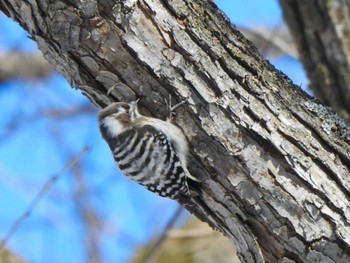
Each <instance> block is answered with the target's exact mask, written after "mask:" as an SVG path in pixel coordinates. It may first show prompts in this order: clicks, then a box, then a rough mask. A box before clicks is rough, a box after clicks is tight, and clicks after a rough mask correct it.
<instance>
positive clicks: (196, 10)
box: [0, 0, 350, 262]
mask: <svg viewBox="0 0 350 263" xmlns="http://www.w3.org/2000/svg"><path fill="white" fill-rule="evenodd" d="M0 3H1V4H0V9H1V10H2V11H4V12H5V13H6V14H8V15H9V16H11V17H12V18H13V19H15V20H16V21H18V22H19V23H20V24H21V25H22V26H23V27H24V28H25V29H26V30H28V31H29V33H30V34H31V36H32V37H33V39H34V40H35V41H36V42H37V43H38V46H39V48H40V50H41V51H42V52H43V53H44V56H45V57H46V58H47V59H48V60H49V61H50V62H51V64H53V65H54V66H55V67H56V69H57V70H59V71H60V72H61V73H62V74H63V75H64V76H65V77H66V78H67V79H68V80H69V81H70V82H71V83H72V86H74V87H77V88H79V89H80V90H81V91H82V92H83V93H84V94H85V95H86V96H87V97H88V98H90V100H91V101H92V102H93V103H95V104H96V105H99V106H101V107H103V106H105V105H107V104H109V103H110V102H111V101H115V100H123V101H130V100H133V99H135V98H141V100H140V104H141V105H142V106H143V110H144V112H148V113H149V114H151V115H153V116H156V117H162V118H163V117H164V116H165V115H166V107H165V104H164V101H163V97H166V98H167V97H168V94H169V93H170V94H172V97H173V98H176V99H177V100H182V99H184V98H187V102H186V103H185V104H184V106H183V107H182V108H181V109H179V110H178V111H177V113H178V114H177V117H176V119H175V123H177V125H179V126H180V127H181V128H182V129H183V131H184V132H185V134H186V136H187V138H188V140H189V142H190V147H191V157H190V162H189V163H190V167H189V170H190V172H191V173H192V174H193V175H194V176H196V177H198V178H199V179H200V180H201V183H200V184H198V185H196V189H195V191H196V192H197V193H198V196H196V197H195V202H194V206H193V207H191V208H190V209H191V210H192V211H193V212H194V213H195V214H196V215H197V216H200V217H201V218H202V219H204V220H206V221H208V222H210V224H211V225H212V226H214V227H216V228H218V229H220V230H221V231H222V232H223V233H225V234H226V235H227V236H228V237H229V238H230V239H232V241H233V242H234V244H235V246H236V248H237V251H238V254H239V256H240V258H241V260H242V262H263V261H264V260H265V261H267V262H277V261H278V262H349V261H350V227H349V222H350V210H349V207H350V200H349V192H350V179H349V178H350V177H349V174H350V173H349V170H350V134H349V130H347V128H346V126H345V124H344V123H343V122H342V120H341V119H339V118H338V117H337V115H336V114H334V113H333V111H332V110H331V109H329V108H326V107H324V106H323V105H322V104H321V103H320V102H318V101H317V100H315V99H313V98H310V97H308V96H307V95H306V94H305V93H304V92H302V91H301V90H300V89H299V88H298V87H296V86H294V85H293V84H292V83H291V81H290V80H289V79H288V78H287V77H286V76H284V75H283V74H282V73H280V72H278V71H276V70H275V69H274V68H273V66H271V65H270V64H269V63H268V62H267V61H265V60H264V59H263V58H262V57H261V56H260V55H259V54H258V53H257V51H256V49H255V48H254V47H252V46H251V44H250V43H249V42H248V41H247V40H246V39H245V38H244V37H243V36H242V35H241V34H240V33H239V32H238V31H236V30H235V29H234V28H233V27H232V26H231V25H230V23H229V21H228V19H226V18H225V17H224V16H223V15H222V13H221V12H220V11H218V10H217V9H216V7H215V4H213V3H210V2H204V1H203V2H202V1H195V0H193V1H191V0H188V1H179V0H164V1H160V0H140V1H136V0H129V1H107V0H104V1H103V0H102V1H101V0H100V1H94V0H91V1H78V0H71V1H49V0H0ZM116 83H119V84H118V85H116V87H115V89H114V91H113V92H112V95H111V96H107V94H106V93H107V90H108V89H109V88H110V87H111V86H113V85H114V84H116ZM121 83H122V84H121ZM189 202H190V201H189Z"/></svg>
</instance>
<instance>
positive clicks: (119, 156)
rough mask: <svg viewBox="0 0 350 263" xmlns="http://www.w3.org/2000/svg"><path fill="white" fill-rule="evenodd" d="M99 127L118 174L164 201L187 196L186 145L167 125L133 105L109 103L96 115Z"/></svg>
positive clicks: (181, 135) (176, 132)
mask: <svg viewBox="0 0 350 263" xmlns="http://www.w3.org/2000/svg"><path fill="white" fill-rule="evenodd" d="M99 125H100V130H101V133H102V136H103V138H104V139H105V140H106V141H107V143H108V145H109V147H110V149H111V151H112V153H113V157H114V159H115V161H116V163H117V164H118V166H119V168H120V170H121V171H122V172H123V173H124V174H125V175H126V176H127V177H129V178H130V179H132V180H134V181H136V182H138V183H139V184H141V185H143V186H145V187H146V188H147V189H148V190H150V191H152V192H154V193H156V194H158V195H160V196H164V197H170V198H172V199H178V197H180V196H189V195H190V193H189V189H188V185H187V178H191V179H192V180H195V181H198V180H197V179H195V178H193V177H192V176H191V175H190V173H189V172H188V170H187V168H186V165H187V161H186V158H187V152H188V146H187V141H186V138H185V136H184V134H183V133H182V131H181V130H180V129H179V128H178V127H176V126H175V125H173V124H171V123H170V122H168V121H162V120H160V119H156V118H151V117H146V116H143V115H141V114H140V113H139V112H138V108H137V102H131V103H124V102H117V103H113V104H111V105H109V106H107V107H106V108H104V109H103V110H101V112H100V113H99Z"/></svg>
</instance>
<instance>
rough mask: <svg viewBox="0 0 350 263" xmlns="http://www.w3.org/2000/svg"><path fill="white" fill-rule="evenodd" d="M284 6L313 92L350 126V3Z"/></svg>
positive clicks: (287, 2) (285, 2) (287, 0)
mask: <svg viewBox="0 0 350 263" xmlns="http://www.w3.org/2000/svg"><path fill="white" fill-rule="evenodd" d="M280 3H281V6H282V8H283V11H284V17H285V20H286V22H287V24H288V26H289V28H290V31H291V32H292V34H293V36H294V39H295V41H296V44H297V47H298V49H299V53H300V56H299V57H300V59H301V61H302V62H303V64H304V65H305V69H306V71H307V74H308V76H309V79H310V81H311V83H310V88H311V89H312V90H313V92H314V94H315V95H316V97H317V98H319V99H320V100H322V101H323V102H325V103H327V104H328V105H329V106H331V107H333V109H335V110H336V111H337V112H338V113H339V114H340V115H341V116H342V117H343V118H344V119H345V120H346V122H347V123H350V81H349V74H350V48H349V47H350V20H349V16H350V1H349V0H345V1H334V0H333V1H324V0H317V1H294V0H280Z"/></svg>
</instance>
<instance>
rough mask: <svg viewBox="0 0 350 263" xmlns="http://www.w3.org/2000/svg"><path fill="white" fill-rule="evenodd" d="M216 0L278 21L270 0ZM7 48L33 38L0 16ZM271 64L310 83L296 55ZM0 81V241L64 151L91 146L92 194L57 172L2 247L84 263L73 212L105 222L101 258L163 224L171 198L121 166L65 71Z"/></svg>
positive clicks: (247, 16)
mask: <svg viewBox="0 0 350 263" xmlns="http://www.w3.org/2000/svg"><path fill="white" fill-rule="evenodd" d="M217 4H218V5H219V7H220V8H221V9H222V10H223V11H224V12H225V13H226V14H227V15H228V16H229V17H230V19H231V21H232V23H234V24H237V25H240V26H244V27H255V26H265V27H269V28H273V27H275V26H276V25H278V24H279V23H281V21H282V14H281V10H280V8H279V6H278V2H277V1H275V0H266V1H253V0H249V1H241V0H234V1H233V0H230V1H224V0H222V1H218V2H217ZM13 49H18V50H21V51H23V52H36V45H35V43H34V42H32V41H31V40H30V39H29V38H28V34H27V33H26V32H24V31H23V30H22V29H21V28H20V27H19V26H18V25H17V24H16V23H14V22H13V21H11V20H10V19H9V18H7V17H5V16H4V15H3V14H0V52H6V51H10V50H13ZM272 62H273V63H274V64H275V65H276V67H277V68H279V69H281V70H282V71H284V72H285V73H286V74H287V75H289V76H290V77H291V78H292V79H293V80H294V82H295V83H296V84H300V83H304V84H305V83H307V80H306V78H305V75H304V73H303V70H302V67H301V65H300V63H299V62H298V61H296V60H294V59H292V58H290V57H289V56H285V57H281V58H279V59H278V60H277V61H272ZM2 63H4V62H2ZM0 85H1V86H0V208H1V209H0V239H1V238H3V236H4V235H5V234H6V233H7V231H8V229H9V228H10V226H11V225H12V224H13V223H14V221H15V220H16V219H17V218H18V217H19V216H20V215H21V214H22V213H23V211H24V210H25V208H26V207H27V205H28V203H29V202H30V201H31V200H32V199H33V197H34V196H35V195H36V194H37V193H38V191H39V190H40V188H41V186H42V185H43V184H44V183H45V182H47V180H48V179H49V178H50V177H51V176H52V175H53V174H55V173H57V172H58V171H60V170H61V169H62V167H63V166H64V165H65V164H66V163H67V157H72V156H74V155H75V154H77V153H79V152H80V151H81V150H82V148H83V147H84V146H87V145H88V146H90V147H91V150H90V151H89V152H88V154H87V155H86V156H84V157H83V159H82V160H81V165H80V166H79V169H80V170H79V171H76V174H78V175H81V176H82V178H83V179H81V178H80V179H79V180H81V181H83V184H85V187H86V188H87V189H88V191H89V192H90V195H89V196H88V197H87V198H85V196H84V195H82V197H81V198H80V199H79V198H77V196H79V193H77V190H76V189H77V185H78V184H77V179H75V178H78V177H77V176H74V173H73V171H69V172H66V173H63V174H61V175H60V179H59V180H58V182H57V183H56V184H55V185H54V186H53V187H52V189H51V190H50V191H49V192H48V193H47V194H46V195H45V197H44V198H43V199H42V200H41V202H40V203H39V205H38V206H36V207H35V209H34V210H33V211H32V213H31V215H30V216H29V217H28V218H27V219H26V220H25V221H24V222H23V223H22V224H21V226H20V228H19V229H18V230H17V232H16V233H15V234H14V235H13V236H12V237H11V239H10V241H9V242H8V245H9V247H10V248H12V249H13V250H14V251H16V252H17V253H18V254H19V255H21V256H22V257H23V258H25V259H28V260H29V261H30V262H37V263H41V262H50V263H61V262H65V263H70V262H71V263H73V262H74V263H80V262H86V259H85V258H84V256H85V254H84V240H83V238H84V233H85V232H86V229H85V226H84V225H83V224H82V223H81V222H82V220H81V212H79V211H80V209H81V207H87V208H88V209H90V212H92V213H93V212H94V211H96V213H97V214H98V216H99V219H100V221H101V222H102V223H103V225H102V226H100V227H99V229H100V231H101V233H102V235H101V240H100V245H101V247H103V258H104V261H105V262H127V260H128V259H129V258H130V257H131V256H132V255H133V253H134V250H135V248H137V246H139V245H142V244H143V243H145V242H147V241H148V240H149V238H150V237H152V235H153V234H154V233H157V232H159V231H160V230H161V229H162V227H163V226H164V224H165V223H166V222H167V220H168V218H169V217H170V216H171V215H172V213H173V212H174V210H175V209H176V206H177V204H176V203H175V202H173V201H171V200H167V199H164V198H160V197H157V196H155V195H154V194H152V193H150V192H147V191H146V190H144V189H143V188H142V187H140V186H138V185H136V184H134V183H132V182H130V181H128V180H126V179H125V178H124V177H123V176H121V175H120V174H118V171H117V168H116V166H115V165H114V163H113V160H112V157H111V155H110V152H109V149H108V148H107V145H106V144H105V143H104V142H103V141H102V139H101V136H100V134H99V131H98V127H97V122H96V115H97V112H98V110H97V109H96V108H94V106H92V105H91V103H90V102H89V101H88V100H87V99H86V98H85V97H84V96H83V95H81V94H80V92H79V91H77V90H74V89H72V88H71V87H70V86H69V84H68V83H67V82H66V81H65V80H64V79H63V78H62V77H61V76H59V75H58V74H54V75H52V76H50V77H48V78H45V79H43V80H40V81H27V80H14V81H10V82H7V83H1V84H0ZM81 109H89V110H88V111H87V112H85V113H83V114H72V115H70V116H69V117H66V118H63V117H60V116H53V115H52V111H53V110H55V111H59V112H65V111H73V112H74V111H79V110H81ZM81 181H80V182H81ZM186 217H187V215H185V216H184V218H183V220H184V219H185V218H186ZM183 220H182V221H183ZM67 255H69V256H67Z"/></svg>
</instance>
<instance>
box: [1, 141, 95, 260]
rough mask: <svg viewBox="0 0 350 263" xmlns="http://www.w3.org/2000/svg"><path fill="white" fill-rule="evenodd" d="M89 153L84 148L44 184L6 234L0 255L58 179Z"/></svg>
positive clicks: (87, 148) (87, 149)
mask: <svg viewBox="0 0 350 263" xmlns="http://www.w3.org/2000/svg"><path fill="white" fill-rule="evenodd" d="M88 151H89V147H87V146H86V147H84V148H83V149H82V150H81V152H80V153H79V154H78V155H76V156H75V157H73V158H71V159H70V160H69V162H67V163H66V165H65V166H64V167H63V168H62V169H61V171H59V172H58V173H56V174H54V175H52V176H51V177H50V178H49V180H48V181H47V182H46V183H45V184H44V186H43V187H42V188H41V190H40V191H39V192H38V194H37V195H36V196H35V197H34V198H33V200H32V201H31V202H30V203H29V205H28V206H27V208H26V209H25V211H24V212H23V214H22V215H21V216H20V217H19V218H18V219H17V220H16V222H15V223H14V224H13V225H12V226H11V228H10V229H9V231H8V232H7V233H6V235H5V236H4V238H3V239H2V240H1V241H0V254H1V253H2V251H3V249H4V247H5V244H6V242H7V241H8V240H9V239H10V237H11V236H12V235H13V233H14V232H15V231H16V230H17V229H18V227H19V226H20V224H21V223H22V222H23V221H24V220H25V219H26V218H27V217H28V216H29V214H30V212H31V211H32V210H33V209H34V207H35V206H36V205H37V204H38V203H39V202H40V200H41V199H42V198H43V197H44V196H45V194H46V193H47V192H48V191H49V190H50V188H51V186H52V185H53V184H54V183H55V182H56V181H57V179H58V178H59V177H60V176H61V175H62V174H64V173H65V172H67V171H68V170H70V169H71V168H72V167H73V166H74V165H75V164H76V163H77V162H78V161H79V160H80V159H81V158H82V157H83V156H84V155H85V154H86V153H87V152H88Z"/></svg>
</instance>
